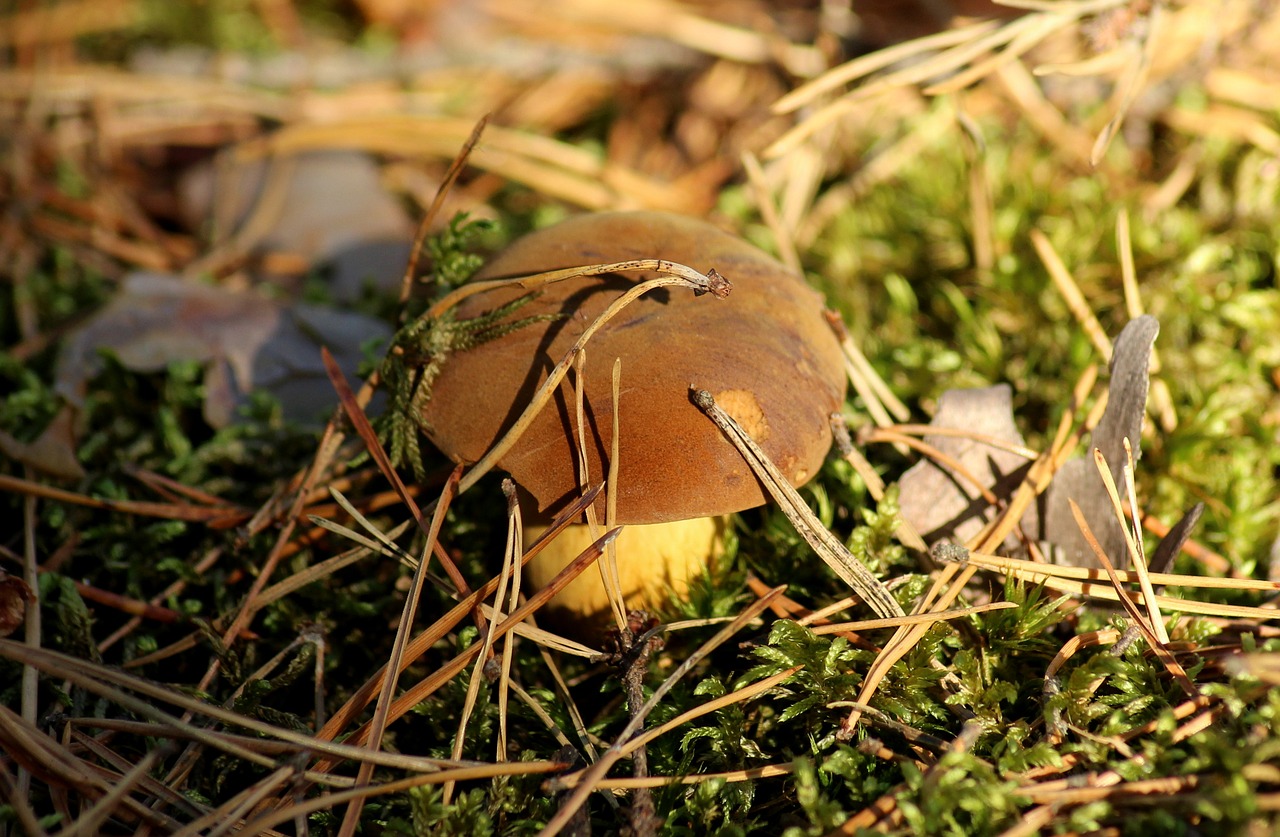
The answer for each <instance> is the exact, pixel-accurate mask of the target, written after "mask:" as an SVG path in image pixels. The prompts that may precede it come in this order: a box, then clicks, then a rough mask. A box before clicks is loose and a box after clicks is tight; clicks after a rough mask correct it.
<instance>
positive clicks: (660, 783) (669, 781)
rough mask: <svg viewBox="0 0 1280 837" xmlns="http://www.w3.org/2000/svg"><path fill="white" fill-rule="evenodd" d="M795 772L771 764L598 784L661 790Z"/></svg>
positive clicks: (791, 767)
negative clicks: (670, 786) (692, 774)
mask: <svg viewBox="0 0 1280 837" xmlns="http://www.w3.org/2000/svg"><path fill="white" fill-rule="evenodd" d="M794 772H795V765H793V764H769V765H765V766H764V767H752V768H750V769H748V770H730V771H726V772H724V773H699V774H698V775H696V776H649V777H647V778H644V779H635V778H630V779H602V780H601V781H599V782H597V783H596V788H598V789H599V790H602V791H603V790H632V789H634V788H661V787H666V786H668V785H697V784H701V783H703V782H750V781H752V780H754V779H771V778H775V777H778V776H790V775H791V774H792V773H794Z"/></svg>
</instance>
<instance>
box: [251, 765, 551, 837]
mask: <svg viewBox="0 0 1280 837" xmlns="http://www.w3.org/2000/svg"><path fill="white" fill-rule="evenodd" d="M564 769H565V765H563V764H560V763H559V762H554V761H513V762H503V763H502V764H476V765H470V766H465V767H457V768H451V769H447V770H442V771H440V772H438V773H429V774H426V775H419V776H411V777H409V778H407V779H399V780H396V781H393V782H386V783H383V784H381V785H364V786H363V787H358V788H349V789H346V790H340V791H334V792H333V793H330V794H328V795H326V796H321V797H317V798H315V799H308V800H307V801H305V802H300V803H297V804H295V805H288V806H284V807H281V808H278V809H276V810H272V811H267V812H265V813H263V814H261V815H260V816H258V818H257V819H253V820H250V821H249V822H248V823H246V824H245V827H244V829H243V832H244V833H245V834H261V833H263V832H264V831H265V830H266V829H268V828H272V827H274V826H277V825H279V824H280V823H283V822H288V821H289V820H292V819H296V818H299V817H306V816H307V815H309V814H314V813H316V812H317V811H326V810H328V809H330V808H334V807H336V806H338V805H342V804H343V803H351V802H353V801H355V800H357V799H358V800H362V801H363V800H367V799H369V798H370V797H374V796H386V795H388V794H393V793H403V792H404V791H407V790H410V789H411V788H417V787H421V786H423V785H439V784H443V783H444V782H469V781H470V782H475V781H483V780H485V779H493V778H495V777H498V776H524V775H536V774H541V773H556V772H558V771H561V770H564Z"/></svg>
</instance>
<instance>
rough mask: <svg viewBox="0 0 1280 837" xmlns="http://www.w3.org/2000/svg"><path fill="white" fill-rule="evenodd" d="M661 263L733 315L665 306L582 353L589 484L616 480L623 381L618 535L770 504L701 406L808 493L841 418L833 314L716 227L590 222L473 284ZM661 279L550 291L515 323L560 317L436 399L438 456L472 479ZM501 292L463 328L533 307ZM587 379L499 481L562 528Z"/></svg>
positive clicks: (487, 350) (491, 353)
mask: <svg viewBox="0 0 1280 837" xmlns="http://www.w3.org/2000/svg"><path fill="white" fill-rule="evenodd" d="M639 258H662V259H669V260H671V261H676V262H681V263H683V264H686V265H689V266H690V267H693V268H695V269H697V270H700V271H706V270H708V269H710V268H715V269H716V270H717V271H719V272H720V273H721V274H723V275H724V276H725V277H726V278H727V279H728V280H729V281H730V282H731V283H732V284H733V291H732V293H730V294H729V296H728V298H726V299H716V298H714V297H711V296H703V297H695V296H694V294H693V293H692V291H689V290H686V289H683V288H662V289H659V290H656V291H652V292H650V293H649V294H646V295H645V296H643V297H641V298H640V299H638V300H636V301H635V302H633V303H632V304H631V305H629V306H627V307H626V308H625V309H623V311H622V312H621V313H620V314H619V315H618V316H617V317H615V318H614V319H613V320H612V321H610V322H609V323H608V324H607V325H605V326H604V328H602V329H601V330H600V331H599V332H597V333H596V335H595V336H594V337H592V338H591V339H590V340H589V341H588V342H587V346H586V353H587V362H586V416H587V425H588V429H587V432H586V434H585V435H586V439H587V447H588V459H589V463H590V465H589V467H590V476H591V480H592V481H593V482H596V481H600V480H602V479H603V478H604V475H605V474H606V473H607V467H608V456H609V450H610V440H611V436H612V421H613V419H612V412H613V408H612V396H611V389H612V370H613V363H614V358H619V357H620V358H621V359H622V374H621V386H620V395H619V414H620V415H619V431H620V432H619V459H620V460H621V461H620V463H619V481H618V497H617V504H618V505H617V509H618V522H620V523H659V522H664V521H669V520H682V519H686V518H691V517H706V516H711V515H719V514H727V513H730V512H735V511H741V510H742V509H746V508H751V507H753V506H758V505H760V504H762V503H763V502H765V500H766V497H765V495H764V493H763V491H762V488H761V486H760V484H759V483H758V482H757V480H756V478H755V477H754V476H753V475H752V473H751V470H750V469H749V468H748V466H747V464H746V462H745V461H743V459H742V457H741V456H740V455H739V454H738V452H737V451H736V450H735V449H734V448H733V447H732V445H730V443H729V442H728V441H727V440H725V439H724V438H723V436H722V434H721V433H720V431H719V430H718V429H717V428H716V426H715V425H714V424H712V423H711V421H710V420H708V419H707V417H706V416H705V415H703V413H702V412H701V411H700V410H699V409H698V408H697V407H696V406H694V405H693V404H692V403H691V402H690V400H689V386H690V385H691V384H693V385H696V386H698V387H700V388H702V389H707V390H710V391H711V393H712V394H713V395H714V396H715V397H716V400H717V401H718V402H719V403H720V405H721V406H722V407H724V408H725V409H726V410H728V411H729V412H730V414H732V415H733V416H734V417H735V418H736V419H737V420H738V421H739V422H740V423H741V424H742V425H743V427H744V428H745V429H746V430H747V431H748V432H749V433H751V435H752V436H753V437H754V438H755V440H756V441H757V442H759V443H760V445H761V446H762V447H763V448H764V450H765V452H766V453H767V454H768V455H769V457H770V458H771V459H773V461H774V462H775V463H776V464H777V465H778V467H779V468H780V469H781V470H782V472H783V473H784V474H786V475H787V477H788V478H789V479H790V480H791V481H792V483H793V484H794V485H797V486H798V485H801V484H803V483H804V482H806V481H807V480H808V479H809V478H810V477H812V476H813V475H814V474H815V473H816V472H817V470H818V468H819V467H820V466H821V464H822V460H823V458H824V457H825V456H826V452H827V450H828V448H829V447H830V445H831V431H830V428H829V425H828V420H829V417H830V415H831V413H832V412H834V411H836V410H837V409H838V408H839V407H840V405H841V404H842V403H843V399H844V390H845V378H844V366H843V359H842V356H841V350H840V346H839V343H838V342H837V340H836V338H835V336H834V335H833V334H832V332H831V329H830V328H829V326H828V325H827V323H826V322H825V320H824V319H823V316H822V310H823V304H822V298H821V296H820V295H819V294H818V293H817V292H815V291H814V290H813V289H811V288H810V287H808V286H807V285H806V284H805V283H804V281H803V279H802V278H800V277H799V276H797V275H795V274H793V273H791V272H790V271H788V270H787V269H786V268H785V267H783V266H782V265H781V264H779V263H777V262H776V261H774V260H773V259H772V258H770V257H769V256H767V255H766V254H765V253H763V252H761V251H760V250H758V249H756V248H755V247H752V246H751V245H749V244H747V243H746V242H744V241H742V240H740V239H738V238H736V237H734V236H732V235H729V234H727V233H725V232H722V231H721V230H719V229H717V228H716V227H714V226H712V225H710V224H708V223H706V222H703V221H698V220H694V219H691V218H686V217H682V216H678V215H671V214H667V213H659V212H627V213H599V214H593V215H583V216H579V217H577V218H574V219H571V220H569V221H565V222H563V223H561V224H558V225H556V226H554V227H551V228H548V229H546V230H543V231H540V232H535V233H533V234H531V235H528V236H525V237H524V238H521V239H519V240H518V241H516V242H515V243H514V244H512V245H511V246H510V247H509V248H508V249H506V250H505V251H503V252H502V253H500V254H498V256H497V257H496V258H494V259H493V261H491V262H490V263H489V264H488V265H486V266H485V268H484V269H483V270H481V272H480V274H479V275H478V276H477V277H476V278H477V279H496V278H505V277H512V276H524V275H528V274H532V273H538V272H543V271H548V270H555V269H559V268H565V267H578V266H582V265H589V264H600V263H608V262H617V261H623V260H627V259H639ZM644 278H648V277H646V276H644V275H642V274H641V273H640V272H638V271H631V272H628V273H627V274H625V275H618V274H614V275H608V276H603V277H586V278H578V279H570V280H566V281H562V282H558V283H555V284H552V285H549V286H547V287H545V288H544V289H543V290H542V292H541V294H540V296H538V297H537V298H536V299H534V300H533V301H532V302H529V303H527V304H526V305H524V306H522V307H521V308H519V309H518V310H517V311H516V312H515V313H514V314H512V315H511V318H512V319H517V318H523V317H528V316H530V315H532V314H539V313H552V312H555V313H563V314H564V315H566V316H565V317H564V318H562V319H556V320H553V321H550V322H539V323H535V324H533V325H528V326H524V327H522V328H519V329H517V330H515V331H513V332H511V333H510V334H507V335H505V336H503V337H501V338H498V339H496V340H493V341H491V342H488V343H483V344H481V345H479V346H477V347H475V348H473V349H470V350H467V351H461V352H457V353H456V354H454V355H453V356H451V357H450V358H449V359H448V361H447V362H446V363H445V364H444V367H443V369H442V371H441V373H440V376H439V377H438V378H437V380H436V382H435V387H434V390H433V393H432V397H431V400H430V403H429V405H428V407H427V410H426V419H427V421H428V423H429V424H430V426H431V428H432V433H431V434H430V435H431V439H432V441H433V442H434V443H435V444H436V446H437V447H438V448H439V449H440V450H441V451H443V452H444V453H445V454H446V455H448V456H449V457H450V458H452V459H453V460H455V461H458V462H474V461H476V460H478V459H480V457H481V456H483V455H484V453H485V452H486V451H487V450H488V449H489V448H490V447H491V446H492V445H493V444H494V443H495V442H496V441H497V440H498V439H500V438H501V435H502V433H504V432H505V431H506V430H507V428H509V427H510V426H511V424H512V423H514V422H515V420H516V419H517V418H518V417H519V415H520V413H521V412H523V411H524V409H525V408H526V407H527V406H528V404H529V402H530V400H531V399H532V397H533V394H534V392H535V390H536V389H537V387H538V386H539V385H540V384H541V383H542V382H543V381H544V380H546V377H547V374H548V372H549V371H550V370H551V368H552V367H553V366H554V365H555V364H556V363H558V362H559V361H560V360H561V358H563V357H564V354H565V352H566V351H567V350H568V348H569V347H570V346H571V345H572V344H573V342H574V341H575V340H576V339H577V338H578V337H579V336H580V335H581V334H582V332H583V330H584V329H585V328H586V327H587V326H588V325H589V324H590V323H591V322H592V321H593V320H595V318H596V317H597V316H598V315H599V314H600V313H601V312H602V311H603V310H604V309H605V308H606V307H607V306H608V305H609V303H610V302H612V301H613V300H615V299H616V298H617V297H618V295H619V294H620V293H622V292H623V291H625V290H626V289H628V288H630V287H631V286H633V285H635V284H636V283H637V282H639V281H642V280H643V279H644ZM521 293H523V292H522V291H521V290H520V289H518V288H501V289H498V290H494V291H488V292H485V293H481V294H476V295H475V296H472V297H469V298H467V299H466V300H464V301H463V302H462V303H461V304H460V305H459V306H458V308H457V309H456V314H457V316H458V318H459V319H464V318H470V317H475V316H477V315H480V314H483V313H485V312H488V311H490V310H492V309H494V308H496V307H497V306H499V305H502V304H503V303H506V302H509V301H511V300H512V299H514V298H516V297H517V296H520V295H521ZM572 378H573V375H572V374H571V375H570V377H569V378H568V379H566V381H565V382H564V383H563V384H562V385H561V386H560V387H559V389H558V390H557V392H556V394H555V397H554V398H553V399H552V400H551V401H550V402H549V403H548V404H547V405H546V406H545V407H544V408H543V409H542V412H541V413H540V414H539V416H538V418H537V420H536V421H535V422H534V423H533V424H532V425H531V426H530V427H529V429H528V430H527V431H526V432H525V434H524V435H523V437H522V438H521V439H520V441H519V442H518V443H517V444H516V446H515V447H514V448H512V450H510V451H509V452H508V453H507V455H506V456H505V457H504V458H503V459H502V460H501V461H500V462H499V463H498V464H499V467H501V468H503V469H504V470H506V471H507V472H509V473H510V474H511V476H512V477H513V478H514V479H515V481H516V482H517V483H518V484H519V485H520V486H521V487H522V488H524V489H525V490H526V491H528V492H529V493H530V494H531V495H533V497H534V499H535V500H536V501H537V503H538V507H539V509H540V510H541V511H544V512H546V511H551V512H554V511H556V510H557V509H558V507H559V506H561V505H562V504H563V503H564V502H565V501H566V500H567V499H568V498H569V497H571V496H573V495H574V494H575V493H576V492H577V490H578V488H577V487H578V484H579V481H578V478H577V464H576V463H577V461H578V460H577V456H576V455H575V452H574V451H575V449H576V448H575V447H574V443H573V442H572V441H571V440H572V439H576V438H578V435H577V431H576V429H575V427H576V420H575V419H574V414H575V406H574V405H575V401H574V396H573V390H572V389H571V387H570V382H571V381H572Z"/></svg>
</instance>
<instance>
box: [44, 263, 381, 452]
mask: <svg viewBox="0 0 1280 837" xmlns="http://www.w3.org/2000/svg"><path fill="white" fill-rule="evenodd" d="M390 332H391V330H390V328H389V327H388V326H387V325H386V324H385V323H382V322H381V321H379V320H376V319H373V318H372V317H366V316H364V315H362V314H357V313H353V312H348V311H336V310H330V309H326V308H323V307H320V306H316V305H305V304H300V303H299V304H291V305H290V304H285V303H282V302H279V301H276V300H272V299H269V298H267V297H264V296H262V295H260V294H258V293H254V292H234V291H228V290H224V289H222V288H218V287H213V286H209V285H201V284H197V283H194V282H187V281H183V280H182V279H180V278H178V277H175V276H165V275H161V274H151V273H138V274H134V275H132V276H130V277H129V278H128V279H127V280H126V281H125V283H124V286H123V288H122V290H121V292H120V293H119V294H118V295H117V296H116V297H115V298H114V299H113V300H112V301H111V302H109V303H108V304H107V306H106V307H105V308H103V309H102V310H101V311H99V312H98V313H97V314H96V315H94V316H93V317H92V318H91V319H89V320H88V321H87V322H86V323H85V324H84V325H83V326H81V327H80V328H79V329H78V330H76V331H75V332H74V333H73V334H72V335H71V336H70V337H69V338H68V340H67V342H66V344H65V345H64V346H63V349H62V354H61V355H60V357H59V358H58V368H57V373H56V376H55V378H56V379H55V383H54V389H55V391H56V392H57V393H58V394H59V395H61V396H62V397H63V398H64V399H66V401H67V403H68V404H71V405H72V406H75V407H78V406H79V405H80V404H81V403H82V401H83V397H84V392H85V388H86V386H87V384H88V382H89V380H90V379H91V378H92V377H93V376H94V375H95V374H97V373H98V372H99V371H100V370H101V368H102V357H101V353H102V352H104V351H105V352H110V353H112V354H113V355H115V357H116V358H118V359H119V361H120V363H122V364H123V365H124V366H125V367H126V368H128V369H131V370H133V371H136V372H155V371H159V370H161V369H164V368H165V367H166V366H168V365H169V364H170V363H174V362H178V361H192V360H194V361H198V362H200V363H203V364H205V365H206V368H207V370H208V371H207V373H206V377H205V389H206V395H205V404H204V414H205V419H206V420H207V421H208V422H209V424H210V425H211V426H213V427H223V426H226V425H227V424H229V423H230V422H231V421H232V420H233V418H234V416H235V412H236V410H237V408H238V407H240V406H241V405H243V404H244V403H245V401H246V399H247V396H248V393H249V392H250V391H252V390H255V389H261V390H265V391H268V392H270V393H272V394H274V395H275V396H276V397H277V398H279V400H280V403H281V406H282V408H283V410H284V415H285V418H286V419H289V420H291V421H296V422H300V423H303V424H312V423H316V422H317V421H318V420H321V419H323V418H324V417H325V416H324V413H325V411H327V410H331V409H332V408H333V406H334V405H336V403H337V399H336V397H335V396H334V394H333V391H332V388H331V387H330V385H329V380H328V377H327V375H326V374H325V371H324V366H323V364H322V363H321V361H320V347H321V346H326V347H328V349H329V351H330V352H331V353H332V354H333V356H334V357H335V358H336V359H337V361H338V364H339V366H341V367H342V369H343V371H344V372H345V373H346V374H347V375H348V376H354V375H355V374H356V370H357V366H358V365H359V363H360V361H361V360H362V358H363V346H364V344H366V343H368V342H369V341H370V340H383V341H385V340H386V339H387V338H388V337H389V336H390Z"/></svg>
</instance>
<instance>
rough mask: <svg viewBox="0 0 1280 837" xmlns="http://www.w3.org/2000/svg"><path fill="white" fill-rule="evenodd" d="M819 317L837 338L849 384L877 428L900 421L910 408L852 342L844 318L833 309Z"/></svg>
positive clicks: (908, 414) (904, 419)
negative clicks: (894, 420) (855, 391)
mask: <svg viewBox="0 0 1280 837" xmlns="http://www.w3.org/2000/svg"><path fill="white" fill-rule="evenodd" d="M823 316H825V317H826V320H827V324H828V325H830V326H831V330H832V331H834V332H835V333H836V339H838V340H839V341H840V349H841V350H842V351H843V352H844V368H845V373H846V374H847V375H848V376H849V383H851V384H853V388H854V389H855V390H857V392H858V396H859V397H860V398H861V399H862V403H863V405H864V406H865V407H866V408H867V412H869V413H871V417H872V418H873V419H875V421H876V424H877V425H879V426H880V427H888V426H889V425H891V424H893V419H897V420H898V421H899V422H903V421H906V420H907V419H908V418H910V417H911V411H910V410H908V409H907V405H906V404H903V403H902V401H901V400H900V399H899V398H898V396H897V395H895V394H894V393H893V390H892V389H890V388H889V385H888V384H887V383H885V381H884V378H882V377H880V373H879V372H877V371H876V370H875V367H874V366H872V365H871V361H869V360H867V356H866V355H864V354H863V353H862V350H861V349H859V348H858V344H857V343H854V342H853V337H852V336H851V335H850V334H849V329H848V328H846V327H845V324H844V321H843V320H841V319H840V315H839V314H837V313H836V312H834V311H825V312H823ZM890 414H892V418H890Z"/></svg>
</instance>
